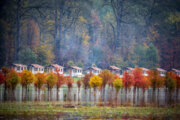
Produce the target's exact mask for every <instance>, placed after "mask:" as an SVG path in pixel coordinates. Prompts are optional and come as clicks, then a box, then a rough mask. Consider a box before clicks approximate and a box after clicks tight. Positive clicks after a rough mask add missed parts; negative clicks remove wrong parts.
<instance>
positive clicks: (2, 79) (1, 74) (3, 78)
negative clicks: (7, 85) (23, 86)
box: [0, 72, 6, 85]
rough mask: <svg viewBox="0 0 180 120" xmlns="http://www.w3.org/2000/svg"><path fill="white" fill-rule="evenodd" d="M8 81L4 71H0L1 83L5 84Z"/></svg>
mask: <svg viewBox="0 0 180 120" xmlns="http://www.w3.org/2000/svg"><path fill="white" fill-rule="evenodd" d="M5 81H6V78H5V76H4V75H3V73H2V72H0V85H1V84H3V83H4V82H5Z"/></svg>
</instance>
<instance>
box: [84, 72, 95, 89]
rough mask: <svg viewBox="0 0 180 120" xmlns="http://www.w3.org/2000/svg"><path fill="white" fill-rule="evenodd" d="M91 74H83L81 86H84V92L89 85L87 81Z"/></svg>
mask: <svg viewBox="0 0 180 120" xmlns="http://www.w3.org/2000/svg"><path fill="white" fill-rule="evenodd" d="M92 76H93V75H92V73H90V74H85V75H84V78H83V80H82V84H83V86H84V89H85V92H86V89H87V88H89V87H90V85H89V81H90V78H91V77H92Z"/></svg>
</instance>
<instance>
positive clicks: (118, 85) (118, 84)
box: [113, 79, 123, 103]
mask: <svg viewBox="0 0 180 120" xmlns="http://www.w3.org/2000/svg"><path fill="white" fill-rule="evenodd" d="M113 85H114V87H115V89H116V103H117V95H118V93H119V90H120V88H122V87H123V83H122V79H115V80H114V82H113Z"/></svg>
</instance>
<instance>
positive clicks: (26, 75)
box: [20, 70, 35, 95]
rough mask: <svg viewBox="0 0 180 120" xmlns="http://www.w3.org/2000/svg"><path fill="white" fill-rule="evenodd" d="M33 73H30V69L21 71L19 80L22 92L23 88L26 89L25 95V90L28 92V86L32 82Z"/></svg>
mask: <svg viewBox="0 0 180 120" xmlns="http://www.w3.org/2000/svg"><path fill="white" fill-rule="evenodd" d="M34 79H35V77H34V75H33V74H32V72H31V71H28V70H24V71H23V72H22V76H21V80H20V83H21V85H22V93H23V88H25V89H26V95H27V92H28V86H29V85H30V84H31V83H33V82H34Z"/></svg>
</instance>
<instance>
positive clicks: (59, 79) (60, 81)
mask: <svg viewBox="0 0 180 120" xmlns="http://www.w3.org/2000/svg"><path fill="white" fill-rule="evenodd" d="M56 75H57V82H56V89H57V100H58V99H59V94H58V93H59V88H60V87H61V86H62V85H63V84H64V83H65V80H64V76H63V75H60V74H59V70H56Z"/></svg>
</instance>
